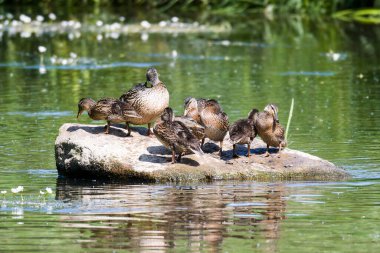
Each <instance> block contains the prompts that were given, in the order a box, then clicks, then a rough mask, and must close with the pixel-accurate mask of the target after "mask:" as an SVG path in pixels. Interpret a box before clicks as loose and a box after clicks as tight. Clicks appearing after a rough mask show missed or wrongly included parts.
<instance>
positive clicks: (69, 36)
mask: <svg viewBox="0 0 380 253" xmlns="http://www.w3.org/2000/svg"><path fill="white" fill-rule="evenodd" d="M67 37H68V38H69V40H73V39H74V38H75V36H74V34H73V33H69V35H68V36H67Z"/></svg>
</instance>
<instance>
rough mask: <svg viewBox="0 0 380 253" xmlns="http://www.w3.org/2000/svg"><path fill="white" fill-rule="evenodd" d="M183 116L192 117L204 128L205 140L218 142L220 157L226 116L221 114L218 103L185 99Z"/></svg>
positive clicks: (226, 125) (225, 129) (225, 130)
mask: <svg viewBox="0 0 380 253" xmlns="http://www.w3.org/2000/svg"><path fill="white" fill-rule="evenodd" d="M184 115H185V116H189V117H192V118H193V119H194V120H196V121H197V122H198V123H200V124H201V125H202V126H204V127H205V136H206V137H207V138H209V139H210V140H213V141H219V142H220V149H219V153H220V155H222V149H223V148H222V147H223V139H224V137H225V136H226V134H227V131H228V116H227V114H225V113H224V112H223V110H222V108H221V106H220V105H219V103H218V102H217V101H216V100H214V99H208V100H206V99H203V98H200V99H195V98H191V97H190V98H187V99H186V100H185V112H184ZM203 142H204V140H203V141H202V143H203Z"/></svg>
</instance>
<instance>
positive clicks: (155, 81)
mask: <svg viewBox="0 0 380 253" xmlns="http://www.w3.org/2000/svg"><path fill="white" fill-rule="evenodd" d="M158 76H159V74H158V72H157V70H156V69H155V68H149V69H148V70H147V72H146V82H145V83H141V84H138V85H136V86H135V87H133V88H132V89H130V90H129V91H127V92H126V93H124V94H123V95H121V97H120V101H122V102H125V103H127V104H128V105H129V106H130V107H131V108H133V109H134V110H135V111H136V113H137V114H138V115H140V116H141V117H140V118H136V117H130V118H127V119H126V121H125V122H126V124H127V126H126V127H127V129H128V132H129V133H130V128H129V124H134V125H144V124H148V132H147V135H150V134H151V133H152V131H151V124H152V123H153V122H154V121H155V120H156V119H157V118H158V117H160V115H161V114H162V112H163V111H164V109H165V108H166V107H168V106H169V92H168V90H167V88H166V86H165V84H164V83H163V82H161V81H160V79H159V78H158Z"/></svg>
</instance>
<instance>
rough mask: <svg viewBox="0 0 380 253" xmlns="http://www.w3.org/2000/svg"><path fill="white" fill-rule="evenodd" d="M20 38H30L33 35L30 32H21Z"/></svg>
mask: <svg viewBox="0 0 380 253" xmlns="http://www.w3.org/2000/svg"><path fill="white" fill-rule="evenodd" d="M20 36H21V38H30V37H31V36H32V34H31V33H30V32H28V31H23V32H21V34H20Z"/></svg>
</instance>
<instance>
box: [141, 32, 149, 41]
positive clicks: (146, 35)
mask: <svg viewBox="0 0 380 253" xmlns="http://www.w3.org/2000/svg"><path fill="white" fill-rule="evenodd" d="M148 39H149V34H147V33H142V34H141V40H142V41H147V40H148Z"/></svg>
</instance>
